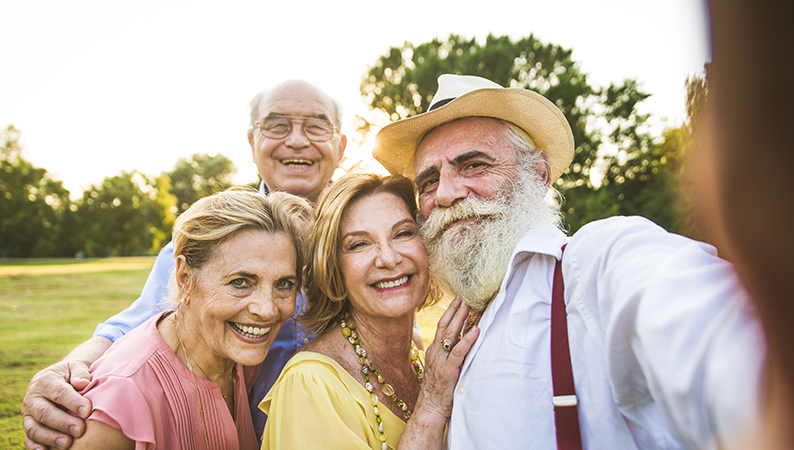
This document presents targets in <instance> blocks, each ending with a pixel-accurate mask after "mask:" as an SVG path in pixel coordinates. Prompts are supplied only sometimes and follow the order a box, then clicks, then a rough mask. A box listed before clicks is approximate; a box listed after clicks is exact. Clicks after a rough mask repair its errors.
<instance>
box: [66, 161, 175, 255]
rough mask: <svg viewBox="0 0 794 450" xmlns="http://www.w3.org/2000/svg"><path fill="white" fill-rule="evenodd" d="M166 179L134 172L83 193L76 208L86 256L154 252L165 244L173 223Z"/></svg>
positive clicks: (110, 178) (168, 186)
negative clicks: (153, 177)
mask: <svg viewBox="0 0 794 450" xmlns="http://www.w3.org/2000/svg"><path fill="white" fill-rule="evenodd" d="M169 188H170V185H169V182H168V179H167V178H166V177H160V178H159V179H152V178H151V177H147V176H146V175H142V174H140V173H138V172H134V171H133V172H122V173H121V174H120V175H117V176H114V177H107V178H105V179H104V180H103V181H102V184H101V185H98V186H97V185H93V186H91V188H89V189H88V190H86V191H85V192H83V197H82V199H81V201H80V202H79V204H78V206H77V217H78V219H77V220H78V222H79V223H80V224H81V225H82V242H81V243H82V245H83V250H84V251H85V253H86V255H87V256H94V257H96V256H130V255H142V254H148V253H154V252H156V251H157V250H159V249H160V247H161V246H162V245H163V244H164V243H165V242H167V240H166V239H167V237H168V236H170V229H171V226H172V224H173V218H174V216H173V214H172V211H170V208H171V207H172V206H174V201H175V200H174V198H173V196H172V195H170V193H169Z"/></svg>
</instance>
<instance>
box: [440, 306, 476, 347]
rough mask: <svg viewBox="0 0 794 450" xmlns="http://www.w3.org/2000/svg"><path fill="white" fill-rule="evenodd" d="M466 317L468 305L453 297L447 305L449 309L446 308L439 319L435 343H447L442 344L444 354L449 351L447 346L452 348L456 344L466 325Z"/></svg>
mask: <svg viewBox="0 0 794 450" xmlns="http://www.w3.org/2000/svg"><path fill="white" fill-rule="evenodd" d="M468 315H469V305H467V304H466V303H465V302H463V301H461V300H460V298H459V297H455V299H454V300H453V301H452V303H450V304H449V307H447V310H446V311H444V314H443V315H442V316H441V319H439V321H438V326H437V328H436V335H435V341H436V342H439V343H442V342H444V341H448V342H446V343H445V344H442V349H443V350H444V351H445V352H448V351H449V350H450V349H451V347H450V346H449V345H447V344H451V346H453V347H454V345H455V344H456V343H457V341H458V338H459V337H460V333H461V330H462V329H463V326H464V325H465V324H466V317H468Z"/></svg>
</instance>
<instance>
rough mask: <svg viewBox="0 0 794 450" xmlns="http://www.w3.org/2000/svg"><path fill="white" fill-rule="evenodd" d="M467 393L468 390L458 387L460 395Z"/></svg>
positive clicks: (461, 386)
mask: <svg viewBox="0 0 794 450" xmlns="http://www.w3.org/2000/svg"><path fill="white" fill-rule="evenodd" d="M464 392H466V388H465V387H464V386H463V385H460V386H458V394H460V395H463V393H464Z"/></svg>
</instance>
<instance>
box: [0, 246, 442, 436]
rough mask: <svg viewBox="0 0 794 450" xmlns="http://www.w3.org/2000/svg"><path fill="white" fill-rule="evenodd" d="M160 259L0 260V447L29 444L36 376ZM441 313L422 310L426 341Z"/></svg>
mask: <svg viewBox="0 0 794 450" xmlns="http://www.w3.org/2000/svg"><path fill="white" fill-rule="evenodd" d="M153 262H154V258H108V259H101V260H91V259H88V260H81V261H75V260H69V259H38V260H30V259H29V260H11V259H9V260H0V448H2V449H6V448H23V447H24V444H23V441H24V438H25V435H24V432H23V430H22V417H21V415H20V413H19V410H20V408H21V406H22V397H23V396H24V395H25V389H26V388H27V385H28V382H29V381H30V378H31V377H33V375H35V374H36V372H38V371H39V370H41V369H42V368H44V367H46V366H48V365H49V364H52V363H54V362H56V361H58V360H60V359H61V358H62V357H63V356H64V355H66V353H68V352H69V351H70V350H71V349H72V348H74V347H75V346H77V345H78V344H80V343H81V342H83V341H85V340H86V339H88V338H89V337H91V333H93V331H94V328H95V327H96V324H97V323H99V322H101V321H103V320H104V319H106V318H107V317H109V316H111V315H112V314H113V313H115V312H117V311H119V310H121V309H123V308H125V307H126V306H127V305H129V304H130V302H132V301H133V300H134V299H135V298H137V297H138V294H139V293H140V290H141V288H142V287H143V283H144V281H145V280H146V276H147V274H148V273H149V270H150V269H151V266H152V263H153ZM441 312H443V309H442V307H440V306H434V307H432V308H429V309H428V310H426V311H422V312H420V313H419V314H418V315H417V321H418V323H419V325H420V326H421V327H422V338H423V339H424V341H425V344H426V345H427V343H429V341H430V340H431V339H432V338H433V333H434V332H435V325H436V322H437V321H438V318H439V317H440V314H441Z"/></svg>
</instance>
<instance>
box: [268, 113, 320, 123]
mask: <svg viewBox="0 0 794 450" xmlns="http://www.w3.org/2000/svg"><path fill="white" fill-rule="evenodd" d="M275 117H306V118H314V119H324V120H327V121H329V122H330V121H331V119H329V118H328V116H326V115H325V114H311V115H308V116H291V115H289V114H281V113H270V114H268V115H267V116H265V117H264V119H272V118H275Z"/></svg>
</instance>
